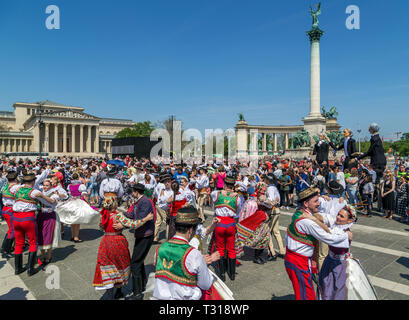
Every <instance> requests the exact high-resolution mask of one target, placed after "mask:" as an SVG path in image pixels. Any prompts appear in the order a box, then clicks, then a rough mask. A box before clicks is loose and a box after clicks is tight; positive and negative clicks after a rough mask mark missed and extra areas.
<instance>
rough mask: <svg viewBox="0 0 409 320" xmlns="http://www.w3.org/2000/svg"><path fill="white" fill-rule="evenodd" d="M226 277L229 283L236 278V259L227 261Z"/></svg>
mask: <svg viewBox="0 0 409 320" xmlns="http://www.w3.org/2000/svg"><path fill="white" fill-rule="evenodd" d="M227 275H228V276H229V278H230V280H231V281H234V279H235V278H236V259H230V258H228V259H227Z"/></svg>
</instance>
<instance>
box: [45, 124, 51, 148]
mask: <svg viewBox="0 0 409 320" xmlns="http://www.w3.org/2000/svg"><path fill="white" fill-rule="evenodd" d="M44 126H45V132H44V152H49V151H50V124H49V123H44Z"/></svg>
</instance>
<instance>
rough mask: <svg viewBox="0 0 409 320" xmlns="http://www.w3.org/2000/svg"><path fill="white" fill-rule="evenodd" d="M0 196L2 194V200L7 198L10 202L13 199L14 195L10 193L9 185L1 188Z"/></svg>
mask: <svg viewBox="0 0 409 320" xmlns="http://www.w3.org/2000/svg"><path fill="white" fill-rule="evenodd" d="M1 194H2V196H3V198H7V199H11V200H14V199H15V195H14V194H12V193H11V192H10V185H9V184H6V185H5V186H3V188H2V189H1Z"/></svg>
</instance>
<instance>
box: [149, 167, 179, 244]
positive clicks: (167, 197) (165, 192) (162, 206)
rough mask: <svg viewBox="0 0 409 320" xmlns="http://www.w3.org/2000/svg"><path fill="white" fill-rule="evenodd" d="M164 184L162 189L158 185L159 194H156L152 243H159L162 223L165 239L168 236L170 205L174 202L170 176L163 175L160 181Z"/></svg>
mask: <svg viewBox="0 0 409 320" xmlns="http://www.w3.org/2000/svg"><path fill="white" fill-rule="evenodd" d="M160 181H161V182H162V183H163V184H164V186H165V187H164V188H162V187H161V186H160V184H158V186H159V187H160V189H159V190H160V193H159V194H158V202H157V204H156V212H157V216H156V223H155V235H154V243H155V244H158V243H159V229H160V226H161V224H162V222H165V223H166V239H168V234H169V222H170V219H169V217H170V205H171V204H172V202H173V200H174V190H172V180H171V176H170V175H167V174H165V175H163V176H162V178H161V180H160Z"/></svg>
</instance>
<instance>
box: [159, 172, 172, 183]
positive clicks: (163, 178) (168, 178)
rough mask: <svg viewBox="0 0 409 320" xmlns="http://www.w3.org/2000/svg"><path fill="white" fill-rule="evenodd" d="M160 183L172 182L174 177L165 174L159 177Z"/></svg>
mask: <svg viewBox="0 0 409 320" xmlns="http://www.w3.org/2000/svg"><path fill="white" fill-rule="evenodd" d="M159 179H160V182H165V181H167V180H172V177H171V176H170V175H169V174H164V175H161V176H159Z"/></svg>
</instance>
